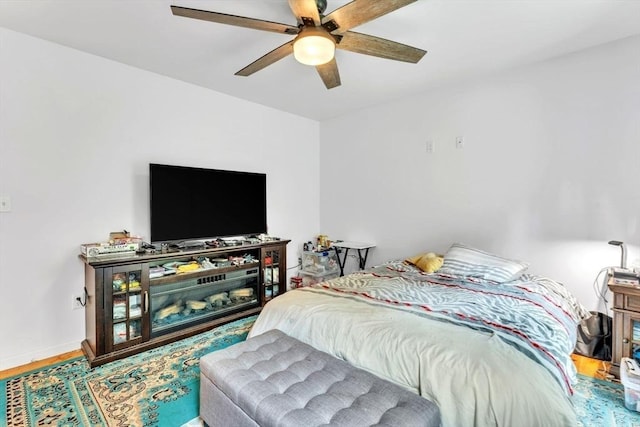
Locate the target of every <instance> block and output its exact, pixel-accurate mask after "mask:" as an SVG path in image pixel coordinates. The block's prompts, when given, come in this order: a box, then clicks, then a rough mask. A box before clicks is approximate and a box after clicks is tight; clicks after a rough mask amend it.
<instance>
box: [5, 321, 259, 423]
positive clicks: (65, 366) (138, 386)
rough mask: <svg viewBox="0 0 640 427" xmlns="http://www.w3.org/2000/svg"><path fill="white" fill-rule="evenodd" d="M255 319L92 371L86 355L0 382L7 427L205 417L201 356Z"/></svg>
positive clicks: (240, 334)
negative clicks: (202, 414) (201, 405)
mask: <svg viewBox="0 0 640 427" xmlns="http://www.w3.org/2000/svg"><path fill="white" fill-rule="evenodd" d="M255 319H256V316H252V317H249V318H246V319H241V320H237V321H235V322H233V323H229V324H227V325H224V326H221V327H218V328H216V329H214V330H212V331H209V332H206V333H203V334H200V335H196V336H194V337H191V338H187V339H184V340H181V341H178V342H175V343H172V344H169V345H165V346H163V347H159V348H156V349H153V350H148V351H145V352H144V353H140V354H137V355H135V356H131V357H128V358H126V359H123V360H118V361H115V362H111V363H108V364H106V365H103V366H99V367H96V368H93V369H91V368H90V367H89V364H88V363H87V361H86V359H85V358H84V357H79V358H76V359H72V360H70V361H67V362H64V363H61V364H58V365H53V366H48V367H46V368H43V369H40V370H37V371H34V372H31V373H27V374H24V375H20V376H17V377H13V378H8V379H5V380H2V381H0V408H5V410H4V413H2V414H0V426H7V427H17V426H21V427H22V426H27V427H32V426H43V425H48V426H117V427H129V426H131V427H142V426H172V427H177V426H181V425H182V424H184V423H186V422H188V421H189V420H192V419H194V418H196V417H198V414H199V411H198V406H199V400H200V368H199V365H198V362H199V360H200V357H202V356H204V355H205V354H207V353H210V352H212V351H215V350H220V349H222V348H225V347H228V346H230V345H232V344H235V343H238V342H241V341H244V340H245V339H246V337H247V334H248V333H249V329H251V326H252V325H253V323H254V321H255Z"/></svg>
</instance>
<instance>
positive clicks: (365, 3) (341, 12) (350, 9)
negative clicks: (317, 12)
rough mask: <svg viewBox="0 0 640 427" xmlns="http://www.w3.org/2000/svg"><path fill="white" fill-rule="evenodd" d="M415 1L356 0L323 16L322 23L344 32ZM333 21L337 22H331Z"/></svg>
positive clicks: (332, 30)
mask: <svg viewBox="0 0 640 427" xmlns="http://www.w3.org/2000/svg"><path fill="white" fill-rule="evenodd" d="M415 1H416V0H386V1H380V0H354V1H352V2H351V3H347V4H345V5H344V6H342V7H340V8H338V9H336V10H334V11H333V12H331V13H330V14H328V15H327V16H325V17H324V18H322V24H323V25H324V24H328V26H329V31H331V32H332V33H334V34H342V33H345V32H347V31H348V30H350V29H351V28H353V27H357V26H358V25H361V24H364V23H365V22H369V21H371V20H373V19H376V18H379V17H381V16H383V15H386V14H387V13H390V12H393V11H394V10H397V9H400V8H401V7H404V6H406V5H408V4H411V3H413V2H415ZM331 21H334V22H335V23H334V24H331ZM331 28H334V29H331Z"/></svg>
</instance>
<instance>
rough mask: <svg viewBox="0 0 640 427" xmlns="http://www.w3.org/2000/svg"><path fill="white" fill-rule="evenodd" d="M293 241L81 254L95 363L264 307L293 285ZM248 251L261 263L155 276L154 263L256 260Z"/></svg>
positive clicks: (88, 349)
mask: <svg viewBox="0 0 640 427" xmlns="http://www.w3.org/2000/svg"><path fill="white" fill-rule="evenodd" d="M288 243H289V240H278V241H270V242H264V243H260V244H253V245H238V246H234V247H224V248H211V249H206V250H202V249H198V250H194V251H181V252H174V253H171V254H166V253H161V254H144V255H134V256H131V257H126V258H113V259H109V260H107V259H92V258H87V257H85V256H82V255H81V256H80V259H81V260H82V261H83V263H84V268H85V289H86V293H87V303H86V306H85V330H86V338H85V340H84V341H83V342H82V350H83V351H84V353H85V355H86V356H87V359H88V361H89V365H90V366H91V367H95V366H99V365H102V364H104V363H107V362H111V361H113V360H117V359H120V358H122V357H126V356H129V355H133V354H136V353H139V352H141V351H144V350H148V349H150V348H154V347H158V346H161V345H164V344H168V343H171V342H174V341H176V340H179V339H182V338H186V337H188V336H191V335H194V334H196V333H200V332H204V331H206V330H209V329H211V328H214V327H216V326H218V325H220V324H223V323H227V322H230V321H233V320H236V319H239V318H242V317H246V316H250V315H254V314H256V313H259V312H260V310H261V307H262V306H264V304H266V302H267V301H268V300H270V299H272V298H273V297H275V296H277V295H280V294H282V293H284V292H285V291H286V286H285V283H286V247H287V244H288ZM246 255H250V256H251V257H253V258H254V259H255V262H245V263H241V264H237V265H230V266H225V267H217V268H200V269H198V270H192V271H188V272H184V273H173V274H168V275H164V276H160V277H150V275H149V272H150V271H151V269H153V268H154V267H157V266H162V265H164V264H167V263H184V262H190V261H193V260H197V259H200V260H201V258H202V257H205V258H208V259H211V260H213V259H216V258H226V259H231V258H233V259H241V258H244V259H248V258H249V257H247V256H246ZM205 264H206V263H205ZM272 282H273V283H272ZM132 284H133V285H134V286H133V287H131V285H132Z"/></svg>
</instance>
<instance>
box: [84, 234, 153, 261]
mask: <svg viewBox="0 0 640 427" xmlns="http://www.w3.org/2000/svg"><path fill="white" fill-rule="evenodd" d="M141 245H142V238H141V237H138V236H133V237H132V236H131V234H130V233H129V232H128V231H127V230H123V231H114V232H111V233H109V241H107V242H97V243H85V244H82V245H80V253H82V255H84V256H86V257H105V256H130V255H135V253H136V251H138V250H139V249H140V246H141Z"/></svg>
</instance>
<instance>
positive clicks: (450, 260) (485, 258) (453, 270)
mask: <svg viewBox="0 0 640 427" xmlns="http://www.w3.org/2000/svg"><path fill="white" fill-rule="evenodd" d="M528 267H529V264H527V263H526V262H522V261H517V260H512V259H508V258H503V257H500V256H498V255H494V254H491V253H489V252H485V251H481V250H479V249H475V248H472V247H469V246H465V245H463V244H461V243H454V244H453V245H451V247H450V248H449V250H448V251H447V253H446V254H445V255H444V263H443V264H442V267H441V268H440V269H439V270H438V273H444V274H451V275H454V276H463V277H473V278H476V279H481V280H489V281H493V282H498V283H504V282H510V281H512V280H516V279H518V278H519V277H520V276H522V273H524V272H525V270H526V269H527V268H528Z"/></svg>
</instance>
